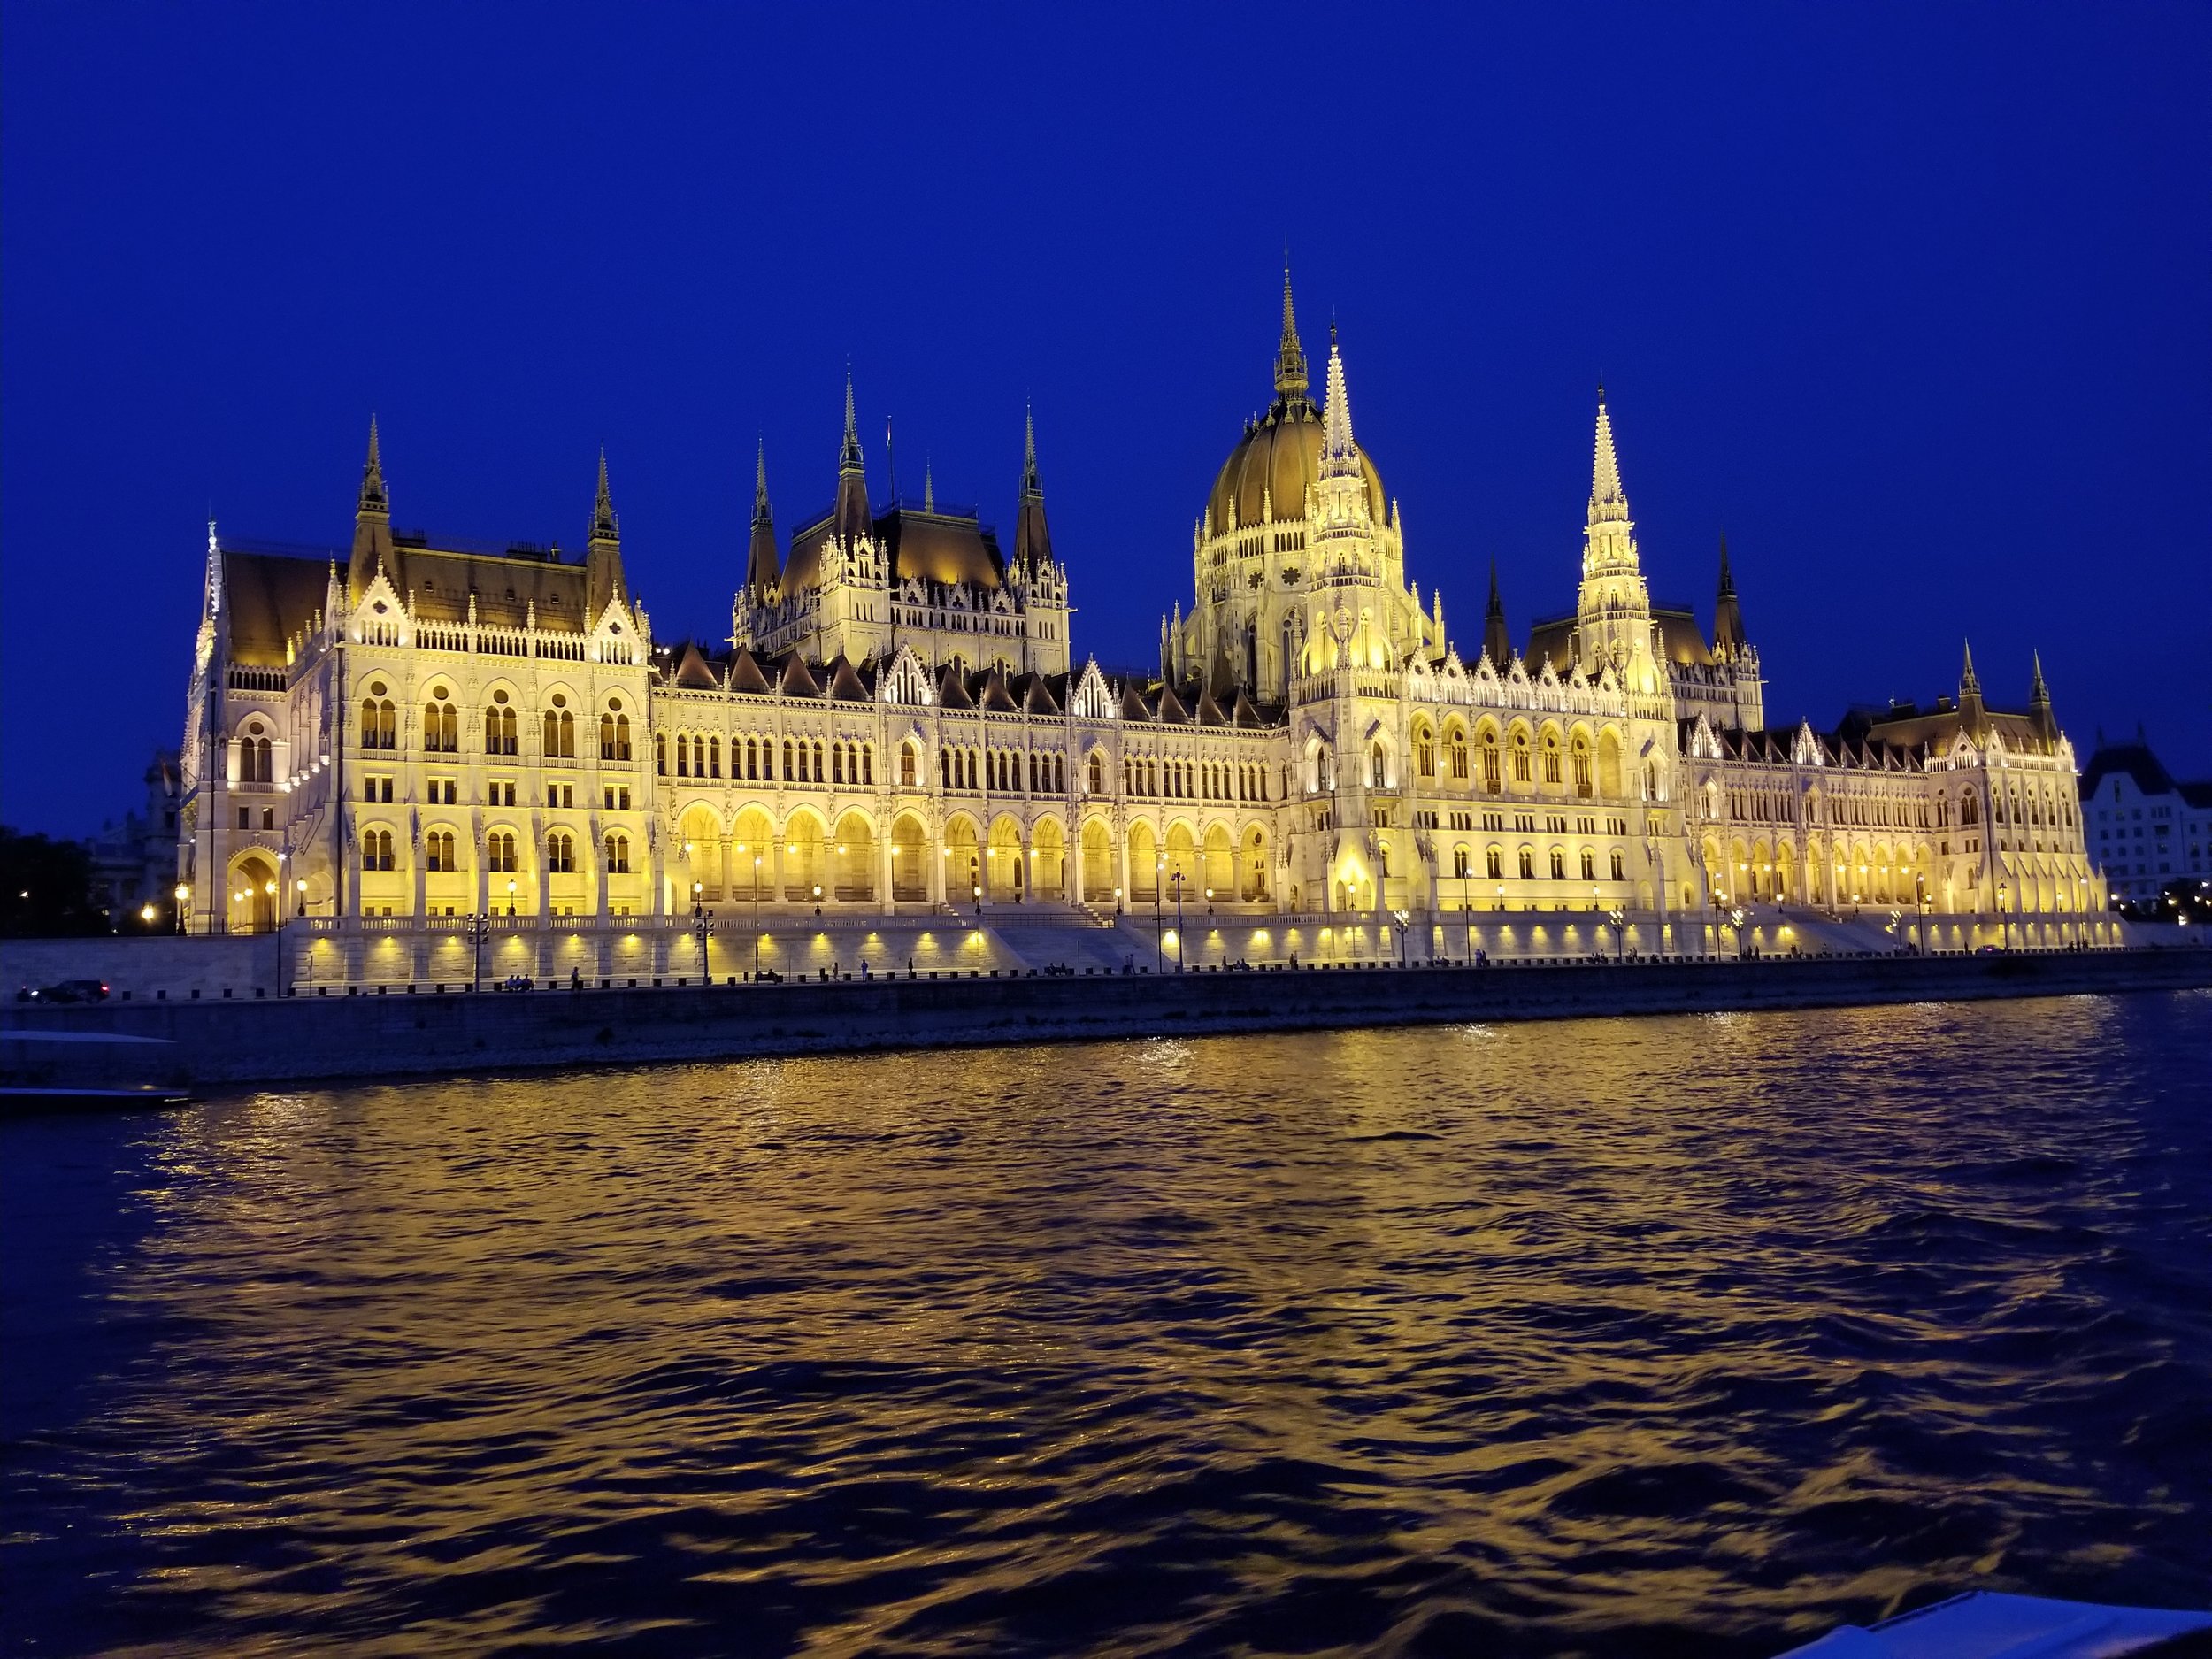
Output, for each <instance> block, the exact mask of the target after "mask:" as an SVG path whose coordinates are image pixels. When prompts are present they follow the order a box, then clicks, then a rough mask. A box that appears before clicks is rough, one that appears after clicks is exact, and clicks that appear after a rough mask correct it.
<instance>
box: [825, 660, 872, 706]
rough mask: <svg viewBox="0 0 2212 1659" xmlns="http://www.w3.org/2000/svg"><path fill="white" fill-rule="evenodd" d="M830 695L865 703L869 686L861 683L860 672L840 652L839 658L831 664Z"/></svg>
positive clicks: (844, 700)
mask: <svg viewBox="0 0 2212 1659" xmlns="http://www.w3.org/2000/svg"><path fill="white" fill-rule="evenodd" d="M829 695H831V696H833V697H835V698H837V699H839V700H840V701H841V702H845V703H865V702H867V701H868V687H865V686H864V685H862V684H861V683H860V672H859V671H858V670H857V669H856V668H855V667H854V666H853V665H852V664H850V663H849V662H847V661H846V660H845V657H844V653H843V652H839V653H838V657H837V660H836V661H835V662H834V663H833V664H830V671H829Z"/></svg>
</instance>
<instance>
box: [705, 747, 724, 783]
mask: <svg viewBox="0 0 2212 1659" xmlns="http://www.w3.org/2000/svg"><path fill="white" fill-rule="evenodd" d="M721 775H722V740H721V739H720V738H719V737H710V738H709V739H707V776H708V777H710V778H719V777H720V776H721Z"/></svg>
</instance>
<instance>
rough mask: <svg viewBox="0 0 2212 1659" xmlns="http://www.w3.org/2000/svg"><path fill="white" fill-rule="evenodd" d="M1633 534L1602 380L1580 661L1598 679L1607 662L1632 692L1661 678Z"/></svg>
mask: <svg viewBox="0 0 2212 1659" xmlns="http://www.w3.org/2000/svg"><path fill="white" fill-rule="evenodd" d="M1635 530H1636V526H1635V524H1634V522H1633V521H1632V519H1631V518H1629V516H1628V492H1627V490H1626V489H1624V488H1622V485H1621V463H1620V457H1619V454H1618V453H1617V451H1616V449H1614V445H1613V416H1612V411H1610V410H1609V408H1608V407H1607V405H1606V401H1605V383H1604V382H1603V381H1602V380H1601V381H1600V382H1599V383H1598V415H1597V431H1596V434H1595V437H1594V440H1593V442H1592V445H1591V455H1590V507H1589V513H1588V516H1587V517H1586V518H1585V520H1584V522H1583V530H1582V590H1581V594H1580V595H1579V597H1578V600H1577V603H1576V606H1575V614H1576V624H1577V633H1578V636H1579V639H1580V649H1579V656H1580V660H1581V663H1582V667H1583V669H1584V672H1587V673H1590V674H1593V675H1594V674H1596V673H1598V672H1600V671H1601V668H1603V667H1604V666H1605V665H1607V664H1610V665H1611V666H1612V668H1613V670H1614V671H1615V672H1617V673H1619V674H1622V675H1624V676H1625V677H1626V678H1627V680H1628V683H1629V684H1630V685H1631V686H1632V687H1633V688H1635V689H1638V690H1642V691H1652V690H1655V689H1656V688H1657V686H1658V673H1657V669H1656V667H1655V664H1654V662H1653V660H1652V624H1651V593H1650V590H1649V588H1647V587H1646V585H1645V582H1644V574H1643V566H1642V565H1641V563H1640V561H1639V559H1638V557H1637V554H1636V534H1635Z"/></svg>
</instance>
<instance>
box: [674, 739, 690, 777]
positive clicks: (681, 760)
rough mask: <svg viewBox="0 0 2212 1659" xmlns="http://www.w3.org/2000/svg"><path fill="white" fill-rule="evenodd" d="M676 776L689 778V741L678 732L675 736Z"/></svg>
mask: <svg viewBox="0 0 2212 1659" xmlns="http://www.w3.org/2000/svg"><path fill="white" fill-rule="evenodd" d="M676 775H677V776H678V777H679V778H688V777H690V776H691V740H690V739H689V738H687V737H686V736H685V735H684V734H683V733H680V732H679V733H677V734H676Z"/></svg>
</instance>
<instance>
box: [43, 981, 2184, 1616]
mask: <svg viewBox="0 0 2212 1659" xmlns="http://www.w3.org/2000/svg"><path fill="white" fill-rule="evenodd" d="M2208 1079H2212V998H2208V997H2207V996H2204V995H2193V996H2171V997H2162V998H2147V997H2146V998H2134V999H2099V998H2081V999H2075V1000H2066V1001H2050V1002H2020V1003H2013V1004H1989V1005H1984V1006H1979V1007H1953V1006H1924V1007H1919V1008H1912V1009H1890V1010H1862V1011H1847V1012H1824V1013H1809V1014H1757V1015H1743V1016H1728V1017H1716V1018H1682V1019H1653V1020H1636V1021H1582V1022H1576V1023H1571V1024H1556V1025H1502V1026H1463V1027H1456V1028H1448V1029H1429V1030H1414V1031H1387V1032H1371V1033H1333V1034H1322V1035H1312V1036H1288V1037H1284V1036H1271V1037H1234V1038H1219V1039H1210V1040H1205V1041H1190V1042H1184V1041H1154V1042H1138V1043H1125V1044H1114V1045H1099V1046H1091V1047H1074V1048H1034V1049H1020V1048H1005V1049H996V1050H989V1051H982V1052H976V1053H968V1054H955V1055H929V1056H881V1057H864V1058H841V1059H833V1060H820V1061H810V1060H797V1061H775V1062H762V1063H755V1064H729V1065H717V1066H698V1067H692V1068H688V1069H682V1070H661V1071H613V1072H599V1073H592V1074H577V1075H565V1076H556V1077H524V1078H511V1079H493V1080H488V1081H470V1082H443V1083H426V1084H411V1085H405V1086H396V1087H364V1088H353V1089H337V1090H330V1091H322V1092H315V1093H307V1094H259V1095H255V1096H252V1097H250V1098H242V1099H237V1100H233V1101H228V1102H216V1103H211V1104H209V1105H206V1106H204V1107H200V1108H196V1109H194V1110H188V1111H185V1112H180V1113H177V1114H173V1115H169V1116H165V1117H159V1118H129V1119H120V1120H118V1119H109V1120H96V1121H83V1120H76V1121H71V1120H42V1121H37V1122H27V1123H17V1124H13V1125H7V1126H5V1128H4V1130H0V1148H4V1152H5V1191H4V1198H5V1206H6V1207H5V1214H4V1227H5V1242H6V1264H7V1286H6V1301H5V1304H4V1310H5V1324H6V1331H5V1339H6V1351H5V1358H4V1361H0V1364H4V1367H5V1371H4V1376H5V1397H4V1404H5V1408H6V1422H5V1425H4V1429H5V1458H6V1462H5V1467H4V1474H0V1497H4V1501H5V1515H4V1521H0V1525H4V1543H0V1550H4V1555H0V1560H4V1565H5V1575H6V1577H5V1584H4V1586H0V1587H4V1608H0V1618H4V1620H5V1625H6V1632H7V1635H8V1637H9V1639H10V1640H11V1641H12V1643H13V1644H14V1645H15V1646H16V1647H18V1648H19V1649H20V1650H27V1651H35V1652H51V1653H66V1652H81V1651H89V1650H116V1649H131V1648H134V1647H143V1648H144V1649H146V1650H147V1651H156V1650H158V1651H161V1652H183V1653H217V1652H222V1653H256V1652H272V1653H273V1652H296V1651H301V1650H306V1649H315V1650H331V1649H338V1650H344V1651H350V1652H363V1653H392V1654H415V1653H471V1654H474V1653H486V1652H497V1651H509V1652H518V1651H536V1652H547V1651H552V1650H555V1649H559V1648H568V1647H576V1646H580V1645H589V1644H593V1643H610V1644H615V1645H618V1646H619V1647H621V1649H622V1650H623V1651H626V1652H638V1653H647V1654H653V1653H668V1654H719V1653H749V1652H780V1651H792V1650H798V1651H808V1652H818V1653H849V1652H857V1651H868V1652H873V1653H882V1654H955V1653H959V1654H966V1653H974V1652H992V1651H996V1652H1010V1653H1054V1654H1058V1653H1091V1652H1114V1653H1125V1652H1177V1651H1187V1652H1207V1653H1211V1652H1230V1653H1310V1652H1321V1651H1328V1650H1333V1649H1338V1650H1347V1651H1356V1652H1384V1653H1470V1654H1472V1653H1504V1654H1520V1653H1527V1654H1567V1653H1579V1654H1608V1655H1611V1654H1621V1655H1628V1654H1633V1655H1664V1654H1672V1653H1681V1654H1692V1653H1694V1654H1701V1655H1702V1654H1717V1655H1729V1654H1743V1655H1760V1654H1767V1653H1771V1652H1773V1651H1774V1650H1776V1649H1777V1648H1778V1647H1786V1646H1787V1645H1789V1644H1790V1643H1791V1642H1792V1641H1793V1640H1807V1639H1809V1636H1810V1635H1811V1634H1813V1633H1815V1632H1818V1631H1819V1630H1822V1629H1824V1628H1825V1627H1826V1626H1827V1625H1828V1624H1832V1623H1833V1622H1834V1621H1836V1620H1838V1619H1840V1618H1846V1617H1855V1618H1865V1617H1874V1616H1877V1615H1879V1614H1881V1613H1883V1612H1885V1611H1889V1610H1893V1609H1895V1608H1897V1607H1898V1606H1900V1605H1901V1604H1909V1603H1917V1602H1919V1601H1925V1600H1928V1599H1932V1597H1933V1596H1934V1595H1935V1594H1938V1593H1939V1592H1943V1591H1947V1590H1949V1589H1951V1588H1954V1587H1957V1586H1964V1585H1966V1584H1968V1583H1978V1584H1985V1585H1991V1586H1999V1587H2006V1588H2013V1589H2020V1590H2026V1591H2032V1592H2038V1593H2043V1594H2073V1595H2080V1596H2085V1597H2092V1598H2098V1599H2114V1600H2137V1601H2150V1602H2165V1603H2168V1604H2175V1605H2185V1604H2190V1603H2195V1604H2198V1605H2204V1604H2206V1603H2208V1602H2212V1081H2208Z"/></svg>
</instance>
